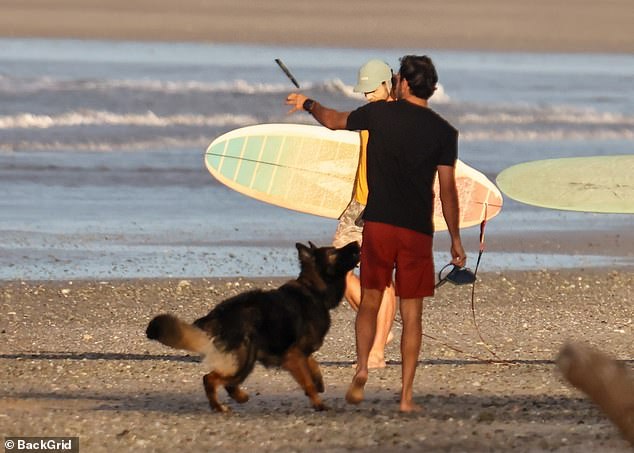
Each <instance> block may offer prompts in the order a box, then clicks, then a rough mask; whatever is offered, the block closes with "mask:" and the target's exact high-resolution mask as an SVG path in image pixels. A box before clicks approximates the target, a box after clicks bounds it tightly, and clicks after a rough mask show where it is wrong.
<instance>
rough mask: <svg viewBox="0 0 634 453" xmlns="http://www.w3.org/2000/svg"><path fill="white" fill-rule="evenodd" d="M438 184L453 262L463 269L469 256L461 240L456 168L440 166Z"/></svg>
mask: <svg viewBox="0 0 634 453" xmlns="http://www.w3.org/2000/svg"><path fill="white" fill-rule="evenodd" d="M438 183H439V184H440V202H441V204H442V214H443V217H444V218H445V223H446V224H447V229H448V230H449V236H450V237H451V257H452V261H451V262H452V263H453V264H456V265H458V266H461V267H462V266H464V265H465V264H466V262H467V255H466V254H465V251H464V248H463V247H462V240H461V239H460V206H459V203H458V189H457V187H456V176H455V168H454V167H452V166H449V165H439V166H438Z"/></svg>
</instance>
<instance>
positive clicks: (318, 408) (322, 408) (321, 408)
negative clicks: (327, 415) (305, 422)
mask: <svg viewBox="0 0 634 453" xmlns="http://www.w3.org/2000/svg"><path fill="white" fill-rule="evenodd" d="M313 408H314V409H315V411H317V412H321V411H327V410H328V406H326V405H325V404H324V403H322V402H319V403H316V404H313Z"/></svg>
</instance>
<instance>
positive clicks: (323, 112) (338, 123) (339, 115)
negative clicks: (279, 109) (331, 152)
mask: <svg viewBox="0 0 634 453" xmlns="http://www.w3.org/2000/svg"><path fill="white" fill-rule="evenodd" d="M307 99H308V98H307V97H306V96H304V95H303V94H300V93H291V94H289V95H288V96H287V97H286V105H292V106H293V108H292V109H291V110H289V112H288V113H293V112H297V111H298V110H304V102H306V100H307ZM309 113H310V114H311V115H313V117H314V118H315V119H316V120H317V121H319V124H321V125H322V126H326V127H327V128H328V129H333V130H335V129H345V128H346V124H347V122H348V115H350V112H339V111H337V110H333V109H329V108H328V107H324V106H323V105H321V104H320V103H318V102H316V101H313V104H312V107H311V109H310V111H309Z"/></svg>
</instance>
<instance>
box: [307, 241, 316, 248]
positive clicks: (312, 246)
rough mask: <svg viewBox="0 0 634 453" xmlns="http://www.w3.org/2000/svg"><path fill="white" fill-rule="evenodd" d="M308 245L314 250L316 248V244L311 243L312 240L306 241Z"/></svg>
mask: <svg viewBox="0 0 634 453" xmlns="http://www.w3.org/2000/svg"><path fill="white" fill-rule="evenodd" d="M308 245H310V248H311V249H313V250H315V249H316V248H317V246H316V245H315V244H313V243H312V242H310V241H308Z"/></svg>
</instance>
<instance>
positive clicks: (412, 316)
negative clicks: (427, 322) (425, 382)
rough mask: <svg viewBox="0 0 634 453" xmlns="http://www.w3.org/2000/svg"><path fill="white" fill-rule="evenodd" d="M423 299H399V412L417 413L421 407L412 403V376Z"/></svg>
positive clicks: (420, 326)
mask: <svg viewBox="0 0 634 453" xmlns="http://www.w3.org/2000/svg"><path fill="white" fill-rule="evenodd" d="M422 317H423V299H422V298H420V299H401V319H402V320H403V333H402V335H401V356H402V360H403V365H402V376H401V380H402V388H401V403H400V410H401V411H402V412H417V411H420V410H422V407H421V406H419V405H418V404H415V403H414V376H415V374H416V366H417V365H418V356H419V354H420V347H421V342H422V335H423V325H422Z"/></svg>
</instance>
